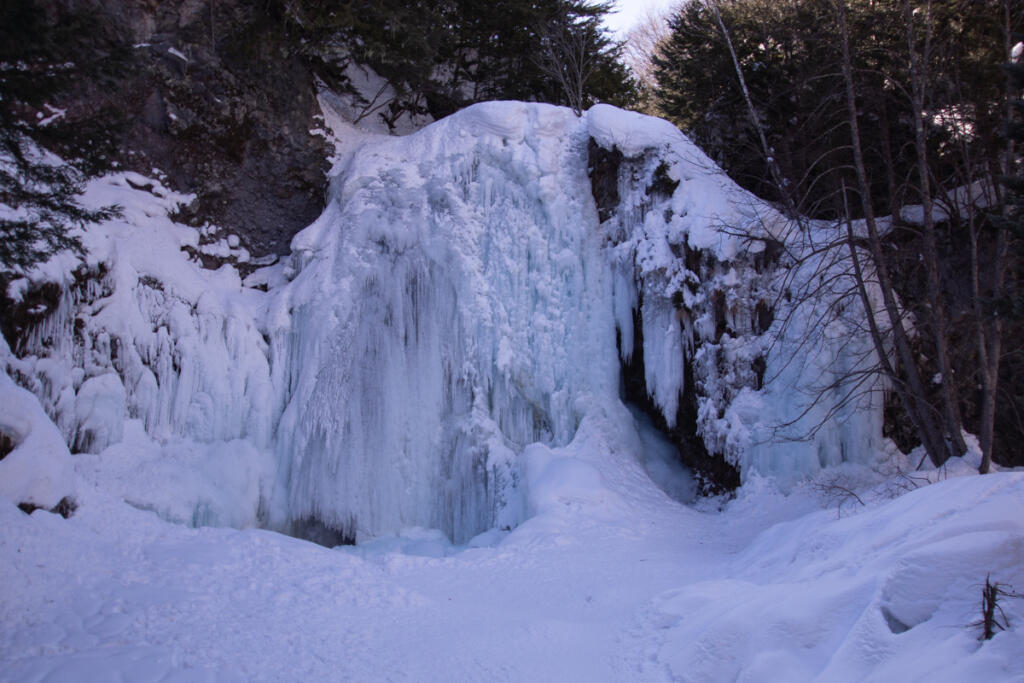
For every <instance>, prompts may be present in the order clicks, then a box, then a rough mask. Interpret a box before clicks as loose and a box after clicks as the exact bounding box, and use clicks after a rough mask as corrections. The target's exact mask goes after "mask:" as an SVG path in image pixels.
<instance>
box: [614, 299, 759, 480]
mask: <svg viewBox="0 0 1024 683" xmlns="http://www.w3.org/2000/svg"><path fill="white" fill-rule="evenodd" d="M633 340H634V342H633V354H632V356H631V357H630V358H629V360H623V361H622V365H621V368H622V369H621V377H622V393H623V397H622V398H623V400H624V401H625V402H627V403H631V404H633V405H635V406H636V407H637V408H639V409H640V410H641V411H643V413H644V414H645V415H647V416H648V417H650V418H651V421H652V422H653V423H654V426H655V427H656V428H657V429H658V430H659V431H660V432H661V433H662V434H664V435H665V438H666V439H668V441H669V442H670V443H672V444H673V445H674V446H675V447H676V449H677V450H678V452H679V460H680V462H682V463H683V464H684V465H686V466H687V467H689V468H690V469H691V470H693V473H694V476H695V477H696V479H697V485H698V488H699V491H700V494H701V495H716V494H720V493H729V492H731V491H734V490H735V489H737V488H739V485H740V473H739V470H738V469H736V467H734V466H733V465H731V464H730V463H728V462H726V460H725V459H724V458H723V457H722V456H721V455H720V454H717V453H710V452H708V449H707V447H706V446H705V444H704V439H703V438H701V436H700V435H699V434H698V433H697V392H696V386H695V383H694V382H692V381H688V382H686V383H685V384H684V389H683V393H682V395H681V396H680V400H679V409H678V411H677V413H676V423H675V426H674V427H669V426H668V422H667V420H666V419H665V416H664V415H662V413H661V409H660V408H658V406H657V405H655V403H654V401H653V400H652V399H651V396H650V394H649V393H648V391H647V382H646V380H645V369H644V352H643V324H642V318H641V315H640V306H639V304H638V307H637V309H636V310H634V311H633ZM619 344H620V348H619V351H620V357H621V338H620V341H619ZM686 376H687V377H688V378H692V377H693V368H692V365H691V363H690V362H689V361H687V363H686Z"/></svg>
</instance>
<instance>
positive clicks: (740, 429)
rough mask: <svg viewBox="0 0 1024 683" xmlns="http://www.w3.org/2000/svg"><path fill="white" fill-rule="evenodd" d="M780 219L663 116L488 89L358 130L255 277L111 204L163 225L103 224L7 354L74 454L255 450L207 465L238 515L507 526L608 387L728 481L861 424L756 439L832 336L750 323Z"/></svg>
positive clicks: (328, 525)
mask: <svg viewBox="0 0 1024 683" xmlns="http://www.w3.org/2000/svg"><path fill="white" fill-rule="evenodd" d="M122 185H123V183H122ZM158 189H159V188H158ZM161 191H162V190H161ZM163 192H164V195H168V193H166V191H163ZM158 194H159V193H158ZM168 196H169V195H168ZM129 208H131V207H129ZM161 221H162V223H161ZM785 223H786V222H785V221H784V220H783V218H782V217H781V216H779V215H778V214H777V213H776V212H775V211H774V210H772V209H771V208H770V207H768V206H766V205H764V204H763V203H761V202H759V201H757V200H756V199H755V198H753V197H752V196H750V195H749V194H747V193H745V192H743V191H742V190H740V189H739V188H738V187H736V186H735V185H734V184H733V183H731V182H730V181H729V180H728V179H727V178H726V177H725V176H724V175H723V174H722V173H721V172H720V171H719V170H718V169H717V168H716V167H715V166H714V165H713V164H712V163H711V162H710V161H709V160H708V159H707V158H706V157H705V156H704V155H703V154H702V153H701V152H700V151H699V150H698V149H697V148H696V147H695V146H694V145H693V144H692V143H691V142H690V141H689V140H688V139H686V138H685V136H683V135H682V134H681V133H679V132H678V131H677V130H676V129H675V128H673V127H672V126H671V125H669V124H667V123H665V122H663V121H659V120H657V119H652V118H648V117H644V116H641V115H638V114H631V113H626V112H622V111H620V110H617V109H614V108H612V107H607V106H601V105H599V106H597V107H594V108H593V109H591V110H590V111H589V112H587V113H586V114H585V115H584V116H583V117H577V116H575V115H573V113H572V112H570V111H569V110H567V109H562V108H558V107H553V106H549V105H542V104H523V103H512V102H503V103H486V104H480V105H476V106H473V107H471V108H469V109H467V110H464V111H462V112H459V113H458V114H455V115H453V116H452V117H449V118H448V119H445V120H443V121H440V122H438V123H436V124H433V125H431V126H429V127H427V128H425V129H423V130H421V131H419V132H417V133H415V134H412V135H409V136H405V137H383V136H382V137H380V138H369V139H366V140H364V141H363V142H362V143H361V144H360V145H358V146H354V147H353V148H350V149H349V150H348V151H347V152H346V154H345V155H344V157H343V158H342V159H341V160H340V161H339V163H338V164H337V165H336V168H335V171H334V175H333V177H332V180H331V185H330V194H329V203H328V206H327V209H326V210H325V212H324V213H323V215H322V216H321V217H320V219H319V220H317V221H316V222H315V223H314V224H313V225H311V226H310V227H309V228H307V229H306V230H305V231H303V232H302V233H300V234H299V235H298V236H297V237H296V238H295V241H294V242H293V245H292V249H293V255H292V257H291V259H290V261H289V262H288V263H286V264H280V265H278V266H274V267H273V268H270V269H267V270H264V271H262V272H257V274H256V275H255V276H254V278H253V279H251V280H249V283H250V284H252V283H255V282H262V283H264V284H266V285H267V286H268V291H266V292H260V291H256V290H254V289H251V288H243V287H241V283H240V281H239V280H238V279H237V275H234V271H233V270H232V269H231V268H230V267H225V268H222V269H221V270H220V271H216V272H215V273H211V272H210V271H202V270H201V269H199V268H198V267H196V266H194V265H192V264H190V263H186V262H184V261H183V260H182V259H181V258H179V257H175V256H173V254H178V253H179V252H178V249H179V248H180V247H181V246H182V244H184V243H188V242H189V241H190V240H193V241H194V238H193V237H190V236H189V234H188V233H187V231H183V230H182V229H181V228H180V227H176V226H174V225H173V224H170V222H169V221H167V220H166V219H165V218H161V217H158V216H152V215H150V216H139V215H128V216H127V217H126V219H125V220H124V221H122V222H121V223H119V224H118V225H128V224H131V225H134V226H135V228H137V229H138V230H144V229H149V230H154V225H155V226H156V227H157V228H159V229H156V230H155V232H156V233H159V234H158V235H157V236H156V237H154V238H153V239H154V240H163V241H165V242H167V241H168V240H170V243H169V245H165V247H164V248H162V249H154V247H153V244H151V243H150V244H147V245H145V246H140V245H139V244H138V243H137V242H136V243H135V246H130V244H129V243H131V240H132V239H135V240H137V239H138V235H136V237H134V238H129V237H128V236H127V235H124V236H122V238H123V239H122V241H121V242H119V241H118V239H117V234H116V230H114V229H113V228H109V227H108V229H107V230H108V232H107V233H106V235H107V236H108V239H107V242H109V243H106V242H105V243H104V244H103V245H95V244H94V245H93V247H94V250H93V251H94V254H100V256H94V261H96V264H94V272H95V273H100V277H99V278H98V280H97V281H96V282H94V283H93V284H91V285H80V286H77V287H69V289H68V290H67V292H68V293H66V294H65V295H64V298H63V299H62V300H61V304H60V305H59V306H58V307H57V310H56V311H55V312H53V313H52V314H51V315H50V317H49V318H47V319H46V320H44V321H43V322H42V323H41V324H39V325H36V326H35V327H34V331H32V332H31V333H30V334H28V335H27V336H26V341H25V343H24V344H23V346H22V348H20V349H19V351H20V354H21V356H22V357H21V358H20V359H18V360H16V361H14V360H12V361H10V363H11V366H12V368H13V371H14V372H15V373H16V374H17V375H18V376H19V377H20V378H21V379H22V381H23V383H25V384H27V385H30V386H32V387H33V389H34V390H35V391H36V393H37V394H38V395H40V396H41V397H42V398H43V404H44V405H45V406H46V407H47V409H48V411H49V412H50V414H51V415H52V416H53V417H54V418H55V421H56V422H57V423H58V424H59V425H60V426H61V428H62V430H63V431H64V435H65V438H66V439H67V440H68V442H69V443H72V444H74V445H75V446H76V447H77V448H78V449H79V450H85V451H100V450H102V449H104V447H106V446H107V445H109V444H110V443H113V442H116V441H118V440H119V439H120V438H121V435H122V434H123V433H124V432H125V431H126V430H127V426H126V424H125V423H124V420H125V417H127V418H129V420H130V421H133V422H132V424H138V423H141V425H142V426H143V427H144V428H145V431H146V433H148V434H149V435H150V437H151V438H153V439H155V440H158V441H161V442H162V443H163V444H164V446H162V447H161V448H162V450H160V449H158V450H160V453H162V454H166V453H167V452H168V450H169V449H168V446H167V444H169V443H175V444H180V447H176V448H179V450H180V449H186V450H187V449H190V448H191V452H193V453H195V452H200V451H201V452H202V453H203V454H204V455H203V457H202V458H197V457H194V456H190V457H184V456H182V457H183V460H182V462H183V463H187V466H188V467H197V466H198V467H199V468H200V469H202V468H203V467H206V465H202V464H199V465H197V464H196V463H204V462H206V461H207V460H208V459H213V460H216V459H217V457H218V456H217V455H215V453H216V452H217V449H216V448H212V449H211V448H208V447H206V446H203V447H202V448H199V447H198V446H196V444H225V446H224V448H225V449H228V450H231V451H232V452H233V453H237V452H239V449H238V448H237V446H232V445H231V444H236V445H237V444H238V443H242V442H244V443H245V444H247V448H248V449H249V450H251V451H252V452H254V453H261V454H264V455H267V456H269V455H272V459H271V458H269V457H266V458H264V457H263V456H257V455H254V456H253V457H252V458H249V459H251V460H253V461H254V463H255V464H253V465H252V467H253V468H254V470H253V472H254V473H255V474H253V475H252V476H248V477H241V478H238V477H235V478H232V477H231V476H227V475H223V469H224V468H223V467H221V468H220V469H218V468H217V467H214V466H213V465H210V466H209V472H211V473H213V474H210V476H211V477H214V478H216V481H218V482H225V483H224V487H229V486H230V485H233V484H232V482H235V481H238V482H242V483H239V484H238V486H239V487H240V490H243V491H244V492H243V493H240V494H232V493H229V492H227V491H225V494H224V495H225V496H232V495H234V496H235V498H237V500H238V501H239V502H238V505H240V506H242V507H244V508H245V511H243V512H242V513H239V512H238V511H237V510H236V511H235V513H233V514H230V515H228V514H227V513H224V514H225V515H227V516H228V517H229V518H230V519H231V520H232V523H253V520H255V521H256V522H259V523H263V524H267V525H269V526H272V527H274V528H281V529H291V530H293V531H295V532H299V533H308V534H314V533H321V532H323V531H324V530H325V529H326V530H330V531H332V532H334V533H335V534H340V535H341V536H345V537H351V536H353V535H356V536H367V535H376V534H381V533H386V532H391V531H397V530H398V529H400V528H402V527H408V526H424V527H434V528H440V529H442V530H444V531H445V532H446V533H447V534H448V535H449V536H451V537H452V538H453V540H455V541H457V542H458V541H464V540H466V539H468V538H469V537H471V536H472V535H474V534H476V533H479V532H481V531H483V530H485V529H488V528H490V527H492V526H495V525H499V526H506V525H510V524H515V523H516V522H517V521H518V519H519V515H520V514H521V513H520V510H519V507H518V506H517V502H516V501H517V493H516V488H517V482H518V479H519V477H520V464H519V462H518V456H519V454H520V453H521V452H522V451H523V449H524V448H525V447H526V446H527V445H529V444H530V443H532V442H537V441H540V442H544V443H546V444H548V445H561V444H565V443H568V442H569V441H571V440H572V439H573V437H574V435H575V433H576V429H577V426H578V425H579V424H580V422H581V420H582V419H583V418H584V416H586V415H587V414H588V411H590V410H591V409H592V407H593V406H595V405H601V404H607V403H608V402H618V401H619V400H620V399H622V398H623V397H628V398H630V399H631V400H634V401H637V402H638V403H641V404H643V406H644V407H645V409H646V410H647V411H648V412H649V413H652V414H653V415H654V416H655V417H656V418H657V421H658V422H659V424H660V425H661V426H662V428H663V429H664V430H666V431H667V432H669V433H670V435H671V436H672V437H673V439H674V440H675V441H676V443H677V445H680V446H682V447H683V448H684V450H685V451H687V453H686V455H687V456H688V458H689V460H690V462H691V463H692V464H694V465H695V466H697V467H698V468H703V469H704V470H705V471H706V472H707V473H709V474H710V475H711V476H716V475H717V476H722V477H724V478H726V479H727V478H728V477H729V476H732V477H737V475H736V473H737V472H741V473H744V474H745V473H747V472H750V471H755V470H759V471H761V472H762V473H764V474H772V473H773V472H779V473H795V474H799V473H802V472H807V471H809V470H812V469H814V468H817V467H820V466H823V465H827V464H829V463H831V462H833V461H835V460H837V459H841V458H843V457H856V454H855V453H854V443H857V444H858V445H859V446H863V445H864V444H865V443H866V441H865V439H864V435H865V434H867V435H868V436H870V437H871V438H876V433H877V422H872V420H874V419H875V418H874V417H872V415H874V414H875V413H876V412H877V411H875V409H874V407H873V404H872V403H871V401H872V400H873V399H870V398H869V399H865V400H862V401H860V403H856V402H855V404H853V405H852V406H851V407H848V408H847V409H846V415H847V417H848V418H849V420H847V422H845V423H843V424H844V425H845V426H840V427H836V428H828V429H825V430H822V431H820V432H818V433H817V435H815V436H814V437H813V438H812V439H810V440H808V441H805V442H803V443H799V444H784V443H781V444H780V443H778V442H769V441H768V440H767V439H765V438H763V437H764V436H765V435H766V434H768V433H769V431H770V430H769V429H768V426H770V423H771V421H772V420H776V421H785V420H786V419H787V418H790V417H793V416H794V415H797V414H799V413H800V412H802V411H803V410H804V408H805V407H807V405H808V400H807V399H802V398H799V397H798V395H797V393H796V390H797V388H799V387H801V386H804V385H806V384H808V382H809V381H810V379H814V380H816V381H817V380H820V376H822V375H826V376H827V375H828V374H829V373H830V372H833V365H834V364H835V363H836V362H837V358H836V356H837V354H839V355H841V354H842V353H845V351H844V350H843V348H840V347H836V348H831V347H829V343H828V341H827V340H826V341H824V342H822V343H816V344H815V345H814V346H813V349H814V353H813V354H810V355H808V356H807V358H805V359H804V362H803V363H802V364H798V365H794V364H793V363H790V362H788V361H787V355H786V350H785V349H784V348H782V347H784V346H785V345H786V344H785V343H783V344H776V345H775V346H772V347H770V346H769V344H768V343H767V336H766V334H765V333H766V331H767V330H768V329H769V327H771V326H772V325H773V317H774V316H773V311H774V308H775V306H776V300H777V296H778V294H779V287H780V281H781V279H780V276H779V272H780V268H781V266H780V264H779V263H778V262H777V257H778V249H776V248H775V247H777V246H778V241H777V240H780V239H784V238H783V237H782V235H783V234H784V233H785ZM140 226H149V227H148V228H144V227H140ZM125 229H127V228H125ZM161 235H162V236H161ZM168 235H170V236H171V237H169V236H168ZM111 236H112V237H113V239H110V237H111ZM174 258H178V260H177V261H175V263H174V264H173V265H171V264H170V263H169V261H168V259H170V260H173V259H174ZM161 259H163V260H161ZM783 265H784V264H783ZM101 271H102V272H101ZM77 321H81V322H77ZM774 325H775V327H776V328H777V327H778V322H777V321H775V322H774ZM798 328H799V325H794V326H791V327H790V329H798ZM836 334H837V335H839V336H842V335H841V333H840V332H839V331H836ZM47 339H50V340H51V341H50V342H49V343H47V341H46V340H47ZM624 364H625V367H626V369H627V371H626V372H625V374H624V373H623V372H622V368H623V365H624ZM58 370H59V371H58ZM766 376H768V377H774V376H778V377H779V378H780V379H779V384H777V385H775V386H774V387H773V386H772V385H769V386H768V387H763V386H762V383H763V381H764V378H765V377H766ZM865 401H866V402H865ZM815 414H816V413H815V412H814V410H812V411H811V415H810V416H809V419H813V417H814V415H815ZM822 414H824V413H822ZM861 414H863V415H865V416H867V417H865V419H861V418H860V417H858V416H859V415H861ZM851 421H852V422H851ZM865 425H866V426H865ZM221 450H224V449H221ZM242 450H243V451H244V452H248V451H246V450H245V449H242ZM205 454H209V457H208V458H207V456H206V455H205ZM99 457H100V461H99V462H100V463H101V465H102V462H103V457H104V456H103V455H101V456H99ZM161 457H162V456H161ZM232 458H234V459H230V458H229V459H228V460H229V461H230V462H232V463H234V462H236V461H237V460H238V458H237V457H236V456H234V455H233V456H232ZM228 460H225V462H227V461H228ZM264 463H268V464H266V465H265V464H264ZM716 468H718V469H717V470H716ZM100 469H102V467H100ZM218 473H219V474H218ZM723 473H724V474H723ZM730 473H731V474H730ZM217 477H219V478H217ZM254 477H255V479H254ZM254 481H255V482H256V483H255V484H254V483H253V482H254ZM243 483H244V486H243ZM725 483H730V482H728V481H726V482H725ZM731 483H738V478H737V480H736V481H735V482H731ZM126 495H128V494H126ZM134 495H136V497H137V498H138V500H136V501H135V502H137V503H138V504H139V505H143V506H149V507H153V508H154V509H161V508H160V506H159V505H157V504H156V503H154V502H153V501H147V500H145V498H146V496H145V495H144V494H142V493H138V492H136V493H135V494H134ZM183 495H184V494H183ZM193 499H195V500H193ZM189 500H191V501H192V504H193V505H194V506H196V507H197V508H198V507H202V509H203V510H207V511H209V510H213V509H218V510H219V509H222V508H223V504H222V501H221V504H220V507H217V506H216V505H214V506H213V507H211V504H212V502H211V501H209V500H199V499H198V498H196V497H195V495H194V494H193V495H192V498H189ZM173 507H174V506H173V505H170V504H167V505H166V506H165V508H166V509H164V512H165V513H166V514H169V515H170V514H172V513H171V512H168V510H170V509H171V508H173ZM172 516H173V515H172ZM178 516H179V517H181V516H183V515H181V514H178ZM184 516H187V515H184ZM222 516H223V515H222ZM196 519H199V520H200V521H205V522H214V523H215V522H218V521H220V522H223V521H224V519H218V518H217V515H216V514H214V515H213V516H212V518H211V515H210V514H205V513H204V515H200V516H199V517H198V518H197V517H196V515H195V514H193V520H192V521H196ZM185 521H188V520H185Z"/></svg>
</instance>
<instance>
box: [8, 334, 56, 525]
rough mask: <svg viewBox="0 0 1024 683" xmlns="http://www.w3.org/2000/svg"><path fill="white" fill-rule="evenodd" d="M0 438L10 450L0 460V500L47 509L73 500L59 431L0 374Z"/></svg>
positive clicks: (29, 397)
mask: <svg viewBox="0 0 1024 683" xmlns="http://www.w3.org/2000/svg"><path fill="white" fill-rule="evenodd" d="M0 343H2V342H0ZM4 346H6V344H4ZM0 435H3V436H4V437H6V438H7V439H9V440H10V442H11V443H12V445H13V447H14V448H13V450H12V451H11V452H10V453H8V454H7V455H6V456H5V457H4V458H3V459H2V460H0V499H5V500H7V501H13V502H15V503H29V504H32V505H36V506H39V507H42V508H46V509H49V508H52V507H54V506H56V505H57V503H59V502H60V501H61V499H62V498H65V497H67V496H71V497H73V496H74V494H75V476H74V470H73V466H72V462H71V454H70V453H68V447H67V445H65V443H64V439H63V438H62V437H61V434H60V431H59V430H58V429H57V427H56V426H55V425H54V424H53V423H52V422H51V421H50V419H49V418H48V417H47V416H46V413H45V412H43V409H42V406H40V405H39V401H38V400H36V397H35V396H33V395H32V394H31V393H30V392H28V391H26V390H24V389H22V388H21V387H19V386H17V385H15V384H14V382H13V381H11V379H10V378H9V377H8V376H7V375H6V374H0Z"/></svg>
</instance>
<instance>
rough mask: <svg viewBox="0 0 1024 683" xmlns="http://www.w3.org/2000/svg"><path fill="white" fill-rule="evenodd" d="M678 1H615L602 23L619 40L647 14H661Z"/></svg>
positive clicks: (678, 0)
mask: <svg viewBox="0 0 1024 683" xmlns="http://www.w3.org/2000/svg"><path fill="white" fill-rule="evenodd" d="M679 2H680V0H615V2H613V3H612V6H613V11H612V12H609V13H608V14H606V15H605V18H604V23H605V25H607V26H608V28H610V29H611V30H612V32H613V33H615V34H616V35H617V37H619V38H625V37H626V33H627V32H628V31H629V29H631V28H633V26H635V25H636V24H637V23H639V22H640V20H641V19H643V18H644V17H646V16H647V14H648V13H652V14H653V13H662V12H665V11H666V10H668V9H669V8H670V7H672V6H673V5H676V4H678V3H679Z"/></svg>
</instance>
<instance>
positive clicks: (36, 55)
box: [0, 0, 117, 277]
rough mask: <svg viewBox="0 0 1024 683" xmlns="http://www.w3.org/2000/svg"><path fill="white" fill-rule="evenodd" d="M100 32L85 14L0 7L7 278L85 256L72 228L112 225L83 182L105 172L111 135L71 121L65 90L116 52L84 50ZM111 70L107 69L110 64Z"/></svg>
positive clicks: (18, 2) (15, 3)
mask: <svg viewBox="0 0 1024 683" xmlns="http://www.w3.org/2000/svg"><path fill="white" fill-rule="evenodd" d="M96 35H97V31H96V27H95V26H94V25H93V22H91V21H90V20H89V17H88V16H87V15H86V14H84V13H78V14H65V15H62V16H58V17H52V16H50V15H48V14H47V12H46V11H45V10H44V9H43V8H42V6H41V5H40V4H38V3H37V2H34V1H33V0H12V1H11V2H5V3H3V5H2V8H0V277H10V276H11V275H13V274H15V273H23V272H25V271H26V270H27V269H29V268H31V267H32V266H34V265H36V264H38V263H40V262H41V261H45V260H46V259H47V258H49V257H50V256H51V255H53V254H54V253H56V252H58V251H62V250H66V249H69V250H72V251H75V252H79V253H81V251H82V246H81V243H80V241H79V240H78V238H77V237H75V236H73V235H72V234H71V233H70V232H69V230H70V229H71V228H72V227H74V226H78V227H81V226H84V225H86V224H88V223H93V222H97V221H102V220H106V219H108V218H110V217H112V216H114V215H115V214H116V212H117V210H116V207H104V208H101V209H98V210H89V209H86V208H85V207H83V206H82V205H81V204H80V203H79V202H78V200H77V195H78V194H79V193H80V192H81V190H82V186H83V183H84V182H85V180H87V179H88V178H89V177H91V176H93V175H96V174H98V173H99V172H101V171H102V170H103V168H104V164H105V161H106V160H107V159H109V154H110V151H111V150H110V148H109V145H110V144H111V143H110V135H109V134H108V133H107V132H106V131H105V130H104V129H103V127H102V126H101V125H100V124H98V123H97V121H98V119H96V120H85V119H82V120H74V121H69V120H68V119H67V117H66V111H65V110H63V109H60V108H59V106H58V99H57V98H58V97H59V95H60V93H61V92H62V91H64V90H65V89H67V88H68V87H70V85H71V84H72V83H73V82H74V81H75V80H76V79H78V78H81V77H82V75H83V73H85V72H86V70H88V69H92V70H93V73H95V72H96V70H97V69H98V68H99V67H98V64H99V61H100V60H110V59H112V54H111V52H106V53H105V54H103V55H101V56H97V55H91V56H90V55H89V54H88V51H87V50H84V49H83V40H84V37H87V36H96ZM104 68H106V67H104Z"/></svg>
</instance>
